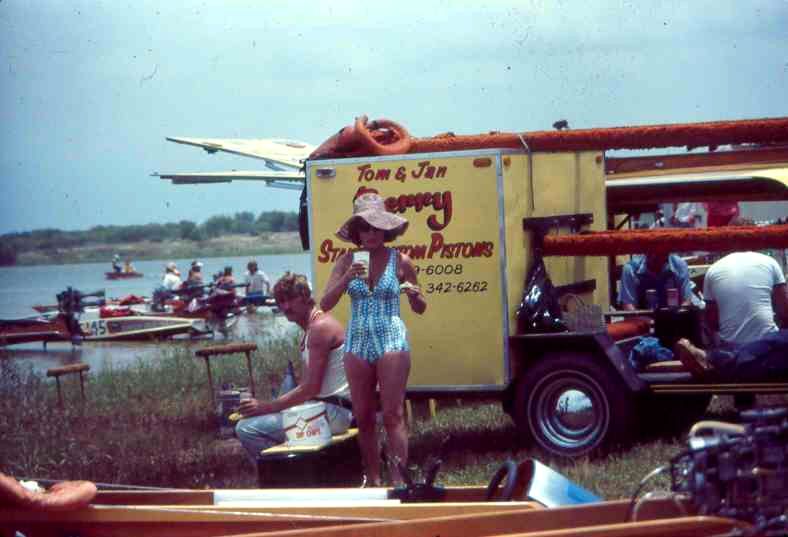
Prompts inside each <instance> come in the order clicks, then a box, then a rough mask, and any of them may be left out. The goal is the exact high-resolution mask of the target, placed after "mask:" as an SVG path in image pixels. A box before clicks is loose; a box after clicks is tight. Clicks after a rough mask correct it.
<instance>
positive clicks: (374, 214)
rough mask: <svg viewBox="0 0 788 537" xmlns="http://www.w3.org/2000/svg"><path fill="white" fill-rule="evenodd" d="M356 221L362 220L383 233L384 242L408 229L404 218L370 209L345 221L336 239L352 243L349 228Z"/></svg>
mask: <svg viewBox="0 0 788 537" xmlns="http://www.w3.org/2000/svg"><path fill="white" fill-rule="evenodd" d="M357 219H362V220H364V221H365V222H366V223H367V224H369V225H370V226H372V227H375V228H377V229H382V230H383V231H385V232H386V240H394V239H395V238H397V237H399V236H400V235H402V234H403V233H405V230H406V229H408V221H407V220H406V219H405V218H403V217H401V216H398V215H396V214H394V213H390V212H388V211H379V210H375V209H370V210H366V211H360V212H358V213H356V214H354V215H353V216H351V217H350V218H348V219H347V220H345V223H344V224H342V227H340V228H339V230H338V231H337V233H336V235H337V237H339V238H340V239H342V240H343V241H346V242H353V239H352V237H351V235H350V228H351V226H352V225H353V222H355V221H356V220H357Z"/></svg>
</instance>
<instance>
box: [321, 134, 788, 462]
mask: <svg viewBox="0 0 788 537" xmlns="http://www.w3.org/2000/svg"><path fill="white" fill-rule="evenodd" d="M785 131H786V132H785V135H786V136H788V129H785ZM523 142H524V143H523V145H522V146H521V147H520V148H519V149H518V148H512V147H501V148H495V147H491V148H490V147H488V148H481V149H479V148H477V149H469V150H457V151H437V152H416V153H414V152H413V150H411V152H410V153H406V154H397V155H384V156H357V157H348V158H323V159H320V160H307V161H306V209H307V214H306V216H307V222H308V233H309V237H310V245H311V261H312V271H313V277H314V285H315V289H316V292H317V294H318V295H319V294H320V293H321V292H322V290H323V289H324V288H325V286H326V282H327V280H328V278H329V275H330V273H331V270H332V268H333V266H334V263H335V262H336V261H337V259H338V258H339V256H340V255H341V254H342V253H343V252H345V251H347V250H348V249H352V248H353V247H354V246H353V245H352V244H350V243H346V242H343V241H341V240H340V239H339V238H338V237H337V236H336V235H335V233H336V231H337V230H338V229H339V227H340V226H341V225H342V223H343V222H344V221H345V220H346V219H347V218H348V216H349V215H350V214H351V212H352V205H353V200H354V198H355V197H356V196H357V195H358V194H359V193H361V192H366V191H370V190H372V191H375V192H377V193H379V194H380V195H381V196H382V197H383V198H384V199H385V202H386V208H387V209H388V210H389V211H391V212H394V213H397V214H399V215H401V216H403V217H405V218H407V219H408V221H409V222H410V226H409V228H408V230H407V232H406V233H405V234H404V235H403V236H401V237H399V238H398V239H397V240H396V241H395V242H393V243H391V246H393V247H394V248H397V249H398V250H400V251H401V252H404V253H406V254H407V255H408V256H410V258H411V259H412V260H413V263H414V264H415V266H416V267H417V271H418V279H419V284H420V285H421V287H422V289H423V292H424V295H425V297H426V300H427V303H428V309H427V311H426V313H425V314H424V315H421V316H418V315H414V314H413V313H412V312H411V311H410V310H409V309H408V308H403V310H402V315H403V318H404V321H405V324H406V326H407V327H408V331H409V338H410V342H411V348H412V369H411V374H410V378H409V384H408V397H410V398H419V397H423V398H427V397H429V398H440V397H452V398H457V397H462V398H471V397H480V398H490V397H495V398H499V399H500V400H501V401H502V402H503V404H504V408H505V409H507V411H508V412H509V413H510V414H511V415H512V417H513V418H514V420H515V422H516V423H517V425H518V429H519V430H520V431H521V432H522V433H523V435H525V436H527V437H529V438H531V439H533V440H534V441H535V442H536V443H537V444H538V445H539V446H540V447H541V448H543V449H545V450H547V451H549V452H552V453H554V454H558V455H561V456H580V455H584V454H588V453H590V452H592V451H595V450H598V449H599V448H604V447H606V446H610V445H612V444H614V443H616V442H619V441H621V440H623V439H624V438H625V437H626V436H627V435H628V434H630V433H631V431H632V430H633V425H634V424H635V422H636V421H642V420H638V418H644V416H645V415H647V414H653V413H654V412H655V411H656V409H657V408H659V409H661V410H660V412H661V413H662V414H663V415H665V414H666V413H671V409H676V410H677V411H679V410H680V412H679V415H682V414H683V416H684V418H685V419H678V418H676V421H680V422H682V423H686V422H689V421H691V420H693V419H695V418H697V417H698V416H699V414H700V413H702V412H703V410H705V408H706V406H707V404H708V402H709V400H710V397H711V394H712V393H738V392H742V391H745V392H747V391H749V392H761V391H763V392H769V391H788V385H785V384H779V385H777V384H774V385H768V386H767V385H765V384H764V385H763V386H740V385H736V386H726V385H703V384H700V383H698V382H696V381H694V380H693V379H692V378H691V375H690V374H689V373H687V372H686V371H682V370H680V369H677V368H674V370H669V369H664V370H662V371H657V372H643V371H636V370H635V369H634V368H633V367H632V365H631V364H630V362H629V361H628V359H627V354H628V352H629V349H630V348H631V346H632V345H633V344H634V342H636V341H637V339H638V338H637V337H629V338H627V337H624V338H623V339H624V341H614V339H613V338H612V337H611V336H610V335H609V334H608V332H607V330H606V328H605V327H606V325H605V324H604V321H603V319H605V320H608V321H609V320H610V317H612V315H609V314H608V312H610V310H611V299H613V300H614V297H615V285H616V282H615V279H614V278H611V274H615V268H616V265H617V262H616V257H615V255H572V253H571V252H570V253H569V254H568V255H567V254H564V255H561V256H549V255H544V256H543V255H542V254H546V253H547V251H546V250H545V249H544V246H545V245H544V241H545V240H550V239H551V238H555V237H559V238H560V237H562V236H573V235H576V234H586V233H588V232H592V233H590V234H592V235H593V232H603V231H607V230H610V229H615V228H616V227H617V226H619V227H620V226H621V225H622V224H621V222H624V225H625V224H626V222H627V220H626V217H627V215H629V216H631V215H632V214H636V213H640V212H645V211H649V210H651V211H653V210H655V207H656V204H657V203H658V202H666V201H674V200H678V201H687V200H693V199H694V200H699V201H702V200H704V199H725V198H727V199H735V200H747V199H749V200H756V199H760V200H785V199H788V173H786V172H788V151H786V150H785V148H782V149H781V150H780V151H777V152H776V153H778V154H777V156H774V155H771V154H770V158H767V159H766V160H765V161H764V162H760V163H758V161H757V160H758V159H757V158H748V159H746V160H745V159H741V158H740V159H738V160H737V161H736V162H735V163H734V164H732V165H731V166H727V165H725V164H724V163H723V164H720V159H719V158H718V157H716V156H712V158H711V159H709V160H708V162H707V164H708V163H711V165H710V166H704V165H702V163H701V164H698V162H695V161H693V162H689V163H688V162H684V161H680V158H678V157H671V156H664V157H649V158H646V159H640V160H638V159H634V160H627V159H616V160H615V162H613V161H611V162H610V163H608V162H607V161H606V154H605V150H604V149H589V150H552V151H539V150H531V148H530V147H528V144H527V143H526V142H525V141H523ZM751 153H752V154H751V155H750V157H755V156H756V153H757V152H751ZM761 156H762V155H761ZM676 158H678V160H679V161H676ZM701 160H702V159H701ZM659 162H662V163H663V164H661V165H660V164H659ZM665 162H667V163H668V164H665ZM613 163H614V164H615V166H614V167H613V166H611V164H613ZM627 166H629V167H630V169H631V170H634V171H628V169H627ZM778 242H779V241H778ZM782 242H785V241H782ZM785 246H786V245H785V244H782V247H785ZM616 253H627V252H616ZM540 259H543V260H544V263H545V267H546V268H547V272H548V274H549V276H550V278H551V280H552V283H553V284H554V285H555V287H556V294H557V295H558V296H564V297H570V299H571V300H570V301H571V303H572V305H569V306H568V308H569V309H570V310H571V312H572V313H573V314H574V319H573V321H574V324H573V326H571V327H570V328H573V329H569V330H565V331H560V332H544V331H542V332H541V333H524V332H523V330H522V327H520V328H519V329H518V319H517V311H518V306H519V305H520V303H521V302H522V301H523V294H524V291H525V281H526V277H527V275H528V273H529V270H531V268H532V267H533V266H534V264H535V263H537V262H539V260H540ZM349 312H350V305H349V299H348V298H347V297H343V298H342V299H341V300H340V302H339V304H337V306H336V307H335V308H334V311H333V313H334V314H335V315H336V317H337V318H338V319H339V320H340V321H341V322H343V323H346V322H347V321H348V317H349ZM674 313H678V312H674ZM564 315H566V316H567V317H569V315H568V314H567V313H566V312H565V313H564ZM583 317H585V319H582V318H583ZM657 317H660V316H659V315H658V316H657ZM661 317H662V318H661V319H659V318H658V319H657V325H656V327H655V328H656V332H657V335H658V336H660V335H666V336H667V337H668V338H672V341H673V342H675V339H676V338H677V337H679V336H682V337H693V338H697V337H698V330H699V325H698V315H697V312H689V313H688V312H684V313H682V314H681V315H679V316H676V315H671V314H665V315H662V316H661ZM660 322H661V323H662V324H660ZM660 328H662V329H663V330H662V333H661V334H660ZM657 398H658V399H657Z"/></svg>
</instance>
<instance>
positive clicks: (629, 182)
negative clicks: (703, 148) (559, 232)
mask: <svg viewBox="0 0 788 537" xmlns="http://www.w3.org/2000/svg"><path fill="white" fill-rule="evenodd" d="M605 185H606V188H607V204H608V211H610V212H616V213H624V212H633V211H634V212H637V210H638V209H639V208H643V207H646V206H648V205H654V204H657V203H669V202H682V201H724V200H730V201H784V200H788V167H769V168H749V169H732V170H719V171H706V172H700V173H690V172H684V173H667V174H649V175H646V174H644V175H633V174H627V176H625V177H616V176H608V178H607V180H606V181H605Z"/></svg>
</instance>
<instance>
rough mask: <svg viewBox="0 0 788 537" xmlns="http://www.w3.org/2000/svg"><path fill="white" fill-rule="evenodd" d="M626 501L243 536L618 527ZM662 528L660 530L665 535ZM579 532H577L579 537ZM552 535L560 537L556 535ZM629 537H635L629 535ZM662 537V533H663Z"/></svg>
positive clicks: (668, 506)
mask: <svg viewBox="0 0 788 537" xmlns="http://www.w3.org/2000/svg"><path fill="white" fill-rule="evenodd" d="M628 508H629V501H627V500H620V501H615V502H600V503H597V504H587V505H580V506H572V507H559V508H555V509H529V510H523V511H516V512H493V513H485V514H471V515H459V516H450V517H437V518H428V519H417V520H409V521H393V522H378V523H368V524H357V525H353V526H345V527H341V526H334V527H323V528H317V529H304V530H299V531H287V532H271V533H267V534H262V533H255V534H250V535H248V536H246V537H263V536H264V535H265V537H275V536H276V537H317V536H321V537H435V536H436V535H440V536H441V537H447V536H451V535H456V536H462V537H483V536H488V535H508V534H524V535H531V533H529V532H546V531H555V530H566V529H571V530H574V529H577V528H585V527H591V526H600V525H612V524H621V523H623V521H625V520H626V517H627V511H628ZM639 513H640V515H641V517H642V518H643V519H650V520H657V519H668V518H673V517H676V516H677V514H680V513H678V508H677V506H676V504H674V503H673V502H668V501H661V500H660V501H655V502H649V504H648V505H645V506H644V507H643V508H641V510H640V511H639ZM727 527H728V528H730V526H727ZM665 530H666V528H665V527H663V528H662V530H661V531H662V532H665ZM581 534H582V533H578V535H581ZM555 535H560V533H556V534H555ZM632 535H636V533H633V534H632ZM663 535H664V533H663Z"/></svg>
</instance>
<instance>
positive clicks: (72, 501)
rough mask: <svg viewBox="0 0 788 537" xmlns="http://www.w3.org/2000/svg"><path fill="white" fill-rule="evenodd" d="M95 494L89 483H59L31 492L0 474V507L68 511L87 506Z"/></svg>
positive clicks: (10, 478) (14, 480) (92, 486)
mask: <svg viewBox="0 0 788 537" xmlns="http://www.w3.org/2000/svg"><path fill="white" fill-rule="evenodd" d="M97 492H98V489H96V485H95V484H94V483H91V482H90V481H61V482H60V483H56V484H54V485H52V486H51V487H50V488H49V490H47V491H45V492H33V491H30V490H27V489H26V488H25V487H23V486H22V485H21V484H20V483H19V481H17V480H16V479H14V478H13V477H9V476H7V475H5V474H2V473H0V505H12V506H16V507H23V508H25V509H36V510H40V511H70V510H74V509H80V508H82V507H85V506H87V505H89V504H90V502H91V501H93V498H95V497H96V493H97Z"/></svg>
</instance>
